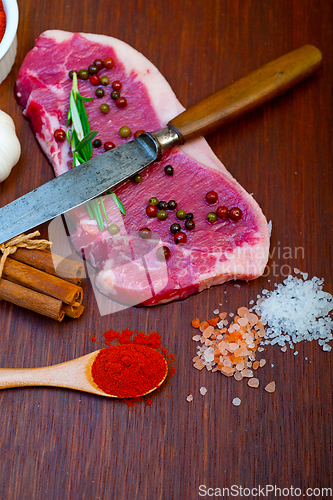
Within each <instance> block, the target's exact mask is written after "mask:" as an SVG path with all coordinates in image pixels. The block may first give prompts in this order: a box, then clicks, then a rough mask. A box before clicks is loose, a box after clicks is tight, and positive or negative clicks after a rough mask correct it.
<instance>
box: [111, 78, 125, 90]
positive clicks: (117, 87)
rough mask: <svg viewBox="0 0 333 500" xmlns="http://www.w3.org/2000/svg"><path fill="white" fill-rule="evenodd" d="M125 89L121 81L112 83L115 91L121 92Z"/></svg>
mask: <svg viewBox="0 0 333 500" xmlns="http://www.w3.org/2000/svg"><path fill="white" fill-rule="evenodd" d="M122 87H123V84H122V83H121V82H120V81H119V80H115V81H114V82H112V88H113V90H121V89H122Z"/></svg>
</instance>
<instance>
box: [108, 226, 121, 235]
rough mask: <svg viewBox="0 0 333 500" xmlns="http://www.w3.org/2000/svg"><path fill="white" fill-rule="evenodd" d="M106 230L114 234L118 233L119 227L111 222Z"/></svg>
mask: <svg viewBox="0 0 333 500" xmlns="http://www.w3.org/2000/svg"><path fill="white" fill-rule="evenodd" d="M108 231H109V233H110V234H112V236H115V235H116V234H118V233H119V231H120V227H119V226H117V224H111V226H109V227H108Z"/></svg>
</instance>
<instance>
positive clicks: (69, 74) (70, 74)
mask: <svg viewBox="0 0 333 500" xmlns="http://www.w3.org/2000/svg"><path fill="white" fill-rule="evenodd" d="M74 73H75V71H74V69H71V70H70V72H69V73H68V76H69V78H70V79H71V80H73V75H74Z"/></svg>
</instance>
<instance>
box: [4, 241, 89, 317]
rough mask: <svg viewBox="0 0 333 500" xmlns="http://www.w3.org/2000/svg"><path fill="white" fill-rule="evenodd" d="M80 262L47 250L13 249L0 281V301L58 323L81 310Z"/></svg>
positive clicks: (82, 273) (75, 315) (81, 267)
mask: <svg viewBox="0 0 333 500" xmlns="http://www.w3.org/2000/svg"><path fill="white" fill-rule="evenodd" d="M82 276H84V266H83V264H82V263H81V262H78V261H74V260H68V259H64V258H62V257H59V256H57V255H55V254H53V253H51V252H50V251H49V250H40V249H29V248H17V249H16V251H15V252H14V253H12V254H11V256H10V257H9V256H7V257H6V260H5V262H4V265H3V270H2V276H1V278H0V299H3V300H6V301H8V302H11V303H12V304H16V305H18V306H20V307H24V308H26V309H29V310H31V311H35V312H37V313H39V314H42V315H44V316H47V317H49V318H53V319H55V320H57V321H59V322H60V321H62V320H63V319H64V317H65V315H66V316H69V317H71V318H78V317H79V316H81V314H82V313H83V311H84V306H83V305H82V299H83V290H82V288H81V286H80V282H81V278H82Z"/></svg>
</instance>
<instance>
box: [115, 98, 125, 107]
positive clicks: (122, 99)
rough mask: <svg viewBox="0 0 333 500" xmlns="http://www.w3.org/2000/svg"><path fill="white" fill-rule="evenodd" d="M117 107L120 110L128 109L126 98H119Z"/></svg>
mask: <svg viewBox="0 0 333 500" xmlns="http://www.w3.org/2000/svg"><path fill="white" fill-rule="evenodd" d="M116 105H117V106H118V108H126V106H127V99H126V97H118V99H117V100H116Z"/></svg>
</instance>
